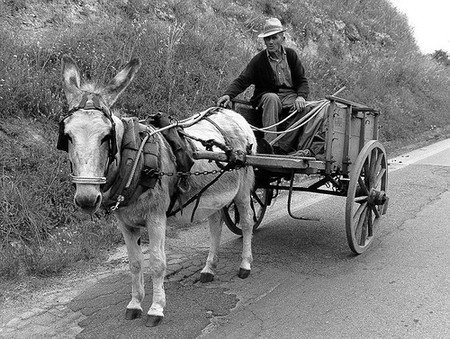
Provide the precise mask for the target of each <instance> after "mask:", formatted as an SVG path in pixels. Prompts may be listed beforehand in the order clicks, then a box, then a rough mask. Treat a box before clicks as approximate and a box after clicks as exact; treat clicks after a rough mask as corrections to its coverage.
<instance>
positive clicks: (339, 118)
mask: <svg viewBox="0 0 450 339" xmlns="http://www.w3.org/2000/svg"><path fill="white" fill-rule="evenodd" d="M324 102H325V105H323V107H322V109H321V111H320V112H318V114H317V115H316V116H314V119H316V120H315V124H316V128H317V133H316V135H315V137H316V139H317V140H319V141H318V142H319V143H320V142H322V146H323V147H322V150H323V152H321V154H318V155H316V156H314V157H299V156H294V155H277V154H266V153H257V154H255V155H248V156H247V157H246V159H245V164H246V165H251V166H253V167H254V169H255V173H256V183H255V189H254V191H253V194H252V206H253V210H254V218H253V220H254V226H253V230H254V231H255V230H256V229H257V228H258V227H259V225H260V224H261V221H262V220H263V217H264V214H265V212H266V209H267V208H268V206H269V205H270V204H271V201H272V198H273V197H274V195H276V194H278V192H279V191H283V190H285V191H288V206H287V207H288V212H289V215H290V216H291V217H294V218H298V219H301V217H296V216H294V215H293V214H292V212H291V197H292V194H293V192H295V191H307V192H314V193H322V194H328V195H336V196H344V197H346V210H345V220H346V222H345V224H346V233H347V240H348V244H349V246H350V248H351V250H352V251H353V252H355V253H358V254H360V253H363V252H364V251H365V250H366V249H367V248H368V247H369V245H370V244H371V243H372V241H373V239H374V236H375V234H376V230H377V228H378V224H379V222H380V220H381V217H382V216H383V215H384V214H385V213H386V210H387V205H388V197H387V195H386V192H387V186H388V168H387V157H386V151H385V149H384V147H383V145H382V144H381V143H380V142H379V141H378V132H379V127H378V117H379V112H378V111H377V110H375V109H373V108H370V107H367V106H365V105H362V104H358V103H355V102H352V101H349V100H345V99H342V98H338V97H336V96H328V97H326V100H324V101H322V104H323V103H324ZM237 103H238V104H239V105H236V106H235V107H234V109H235V110H236V111H238V112H240V113H241V114H243V115H244V116H245V117H246V118H247V120H249V121H250V123H252V118H255V117H257V116H258V112H256V113H255V112H254V110H253V109H252V108H249V106H248V102H243V101H237ZM258 152H259V151H258ZM196 157H197V158H199V159H200V158H203V159H205V158H207V159H214V160H219V161H226V155H225V154H221V153H217V152H207V151H205V152H198V153H197V154H196ZM305 177H306V178H308V179H313V180H304V179H305ZM302 178H303V180H302ZM305 182H307V183H308V184H307V185H306V186H305ZM223 216H224V219H225V223H226V225H227V226H228V228H229V229H230V230H231V231H232V232H234V233H236V234H238V235H240V234H242V231H241V229H240V227H239V214H238V213H237V210H236V209H235V207H234V205H233V204H231V205H230V206H228V207H226V208H224V209H223Z"/></svg>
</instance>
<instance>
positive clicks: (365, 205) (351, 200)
mask: <svg viewBox="0 0 450 339" xmlns="http://www.w3.org/2000/svg"><path fill="white" fill-rule="evenodd" d="M387 185H388V171H387V159H386V151H385V150H384V147H383V145H381V143H380V142H379V141H377V140H371V141H369V142H368V143H367V144H366V145H365V146H364V147H363V149H362V150H361V152H360V153H359V154H358V157H357V158H356V162H355V164H354V167H353V168H352V170H351V173H350V183H349V187H348V192H347V204H346V216H345V219H346V231H347V241H348V244H349V246H350V248H351V250H352V251H353V252H355V253H357V254H361V253H363V252H364V251H365V250H366V249H367V248H368V247H369V245H370V244H371V243H372V241H373V239H374V235H375V233H376V231H377V229H378V224H379V222H380V218H381V216H382V215H383V214H385V213H386V209H387V202H388V198H387V196H386V190H387Z"/></svg>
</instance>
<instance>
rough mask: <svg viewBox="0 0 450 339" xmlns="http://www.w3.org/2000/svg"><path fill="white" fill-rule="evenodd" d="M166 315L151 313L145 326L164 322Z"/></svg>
mask: <svg viewBox="0 0 450 339" xmlns="http://www.w3.org/2000/svg"><path fill="white" fill-rule="evenodd" d="M163 319H164V317H163V316H161V315H149V316H147V322H146V323H145V326H147V327H155V326H158V325H159V324H161V323H162V321H163Z"/></svg>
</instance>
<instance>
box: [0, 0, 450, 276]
mask: <svg viewBox="0 0 450 339" xmlns="http://www.w3.org/2000/svg"><path fill="white" fill-rule="evenodd" d="M208 3H209V5H204V4H203V3H202V2H200V1H196V0H187V1H185V0H183V1H181V0H175V1H167V2H166V1H155V0H153V1H142V0H133V1H128V2H106V1H91V0H86V1H71V0H65V1H53V2H52V1H50V2H49V1H42V0H33V1H23V0H11V1H3V2H1V3H0V41H2V44H3V45H4V46H8V48H3V49H1V50H0V60H1V62H0V74H1V76H0V100H1V102H2V104H1V105H0V121H1V124H0V147H1V149H0V199H1V201H0V239H1V240H0V274H1V276H2V277H6V278H8V279H14V278H17V277H21V276H26V275H53V274H56V273H58V272H61V271H62V270H64V268H65V267H67V266H70V265H72V264H73V263H74V262H76V261H80V260H81V261H83V260H89V259H90V258H93V257H98V256H99V255H100V253H101V252H102V251H101V248H102V247H108V246H110V245H111V244H115V243H117V242H118V241H119V239H120V236H119V234H118V233H117V231H116V230H115V227H114V226H111V220H110V219H109V217H107V216H104V215H100V216H99V219H98V218H95V219H93V220H91V219H90V218H87V219H86V217H83V216H82V215H79V214H77V212H76V211H75V210H74V208H73V206H72V202H71V199H72V194H73V192H72V188H71V185H70V183H69V182H68V180H67V174H68V164H67V162H66V157H65V155H64V154H61V153H60V152H58V151H56V150H55V147H54V145H55V139H56V134H57V121H58V120H59V118H60V116H62V115H63V114H64V112H66V108H67V107H66V103H65V100H64V97H63V93H62V90H61V86H60V83H61V75H60V58H61V55H62V54H64V53H67V54H70V55H72V56H73V57H74V58H75V59H76V61H77V62H78V65H79V66H80V68H81V71H82V73H83V77H84V78H88V79H97V80H98V81H100V82H102V83H104V82H106V81H108V80H109V79H110V78H111V77H112V76H113V75H115V74H116V72H117V70H118V69H120V68H121V66H122V65H123V64H125V63H126V62H127V61H129V59H130V58H131V57H139V58H140V59H141V60H142V63H143V67H142V69H141V70H140V72H139V74H138V76H137V78H136V81H135V82H134V83H133V84H132V85H131V87H130V89H129V90H128V91H127V92H126V93H124V95H123V96H122V97H121V99H120V101H119V102H118V103H117V106H118V107H119V108H121V109H122V110H123V111H125V112H126V113H127V114H128V115H135V116H139V117H145V116H146V115H147V114H151V113H155V112H157V111H163V112H168V113H169V114H171V115H173V116H175V117H178V118H183V117H186V116H188V115H190V114H192V113H193V112H196V111H199V110H203V109H205V108H206V107H209V106H212V105H213V103H214V102H215V99H216V98H217V97H218V96H219V95H220V94H221V92H222V90H223V89H224V88H225V86H226V85H227V84H228V83H229V82H230V81H231V80H232V79H233V78H234V77H235V76H236V75H237V74H238V73H239V72H240V71H241V70H242V69H243V67H244V66H245V64H246V63H247V61H248V60H249V59H250V58H251V56H252V55H253V54H254V53H255V52H256V50H257V48H258V46H259V47H260V46H261V42H256V34H257V32H258V30H259V29H260V28H261V25H262V23H263V21H264V18H265V17H267V16H277V17H280V18H281V19H282V20H283V21H284V23H285V24H286V26H287V27H288V32H289V43H290V44H291V45H292V46H294V47H295V48H297V49H298V51H299V53H300V55H301V58H302V60H303V62H304V64H305V67H306V69H307V72H308V76H309V78H310V80H311V86H312V96H311V99H320V98H323V96H324V95H327V94H331V93H333V92H335V91H336V90H338V89H339V88H341V87H342V86H346V88H347V89H346V91H345V92H344V93H343V96H345V97H346V98H348V99H351V100H355V101H359V102H362V103H365V104H367V105H370V106H374V107H376V108H378V109H379V110H380V111H381V112H382V121H381V124H382V132H381V137H382V140H383V141H385V142H387V143H388V145H389V147H393V148H395V147H400V146H401V145H404V144H407V143H417V142H420V141H421V140H418V138H419V137H418V136H424V135H425V136H426V135H431V138H433V135H435V134H436V133H441V132H442V133H441V134H446V133H447V129H446V126H448V125H450V116H449V114H448V112H449V110H450V98H449V96H448V88H449V87H450V86H449V85H450V80H449V79H450V73H449V72H450V71H449V68H448V67H445V66H443V65H440V64H438V63H436V62H434V61H432V60H431V59H430V58H429V57H427V56H423V55H421V54H420V53H419V52H418V48H417V46H416V45H415V43H414V39H413V37H412V34H411V31H410V29H409V27H408V26H407V21H406V18H405V17H403V16H401V15H399V14H398V13H397V12H396V11H395V10H394V9H393V8H392V7H391V6H390V5H389V4H388V2H387V1H385V0H377V1H371V2H367V1H366V2H363V4H361V1H359V0H358V1H357V0H349V1H346V2H345V3H346V5H343V4H342V2H338V1H331V0H330V1H323V0H310V1H307V2H306V1H305V2H299V1H297V0H289V1H269V0H252V1H247V2H242V1H233V0H213V1H210V2H208ZM437 131H440V132H437ZM430 133H431V134H430ZM433 133H434V134H433ZM447 134H448V133H447Z"/></svg>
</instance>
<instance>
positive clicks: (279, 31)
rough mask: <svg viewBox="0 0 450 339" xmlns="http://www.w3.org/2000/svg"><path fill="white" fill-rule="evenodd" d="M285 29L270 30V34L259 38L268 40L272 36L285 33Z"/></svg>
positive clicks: (267, 33)
mask: <svg viewBox="0 0 450 339" xmlns="http://www.w3.org/2000/svg"><path fill="white" fill-rule="evenodd" d="M285 31H286V30H285V29H282V28H279V29H274V30H270V31H268V32H264V33H261V34H259V35H258V38H267V37H268V36H272V35H275V34H278V33H281V32H285Z"/></svg>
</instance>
